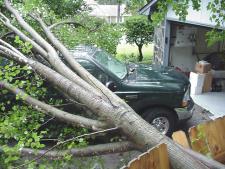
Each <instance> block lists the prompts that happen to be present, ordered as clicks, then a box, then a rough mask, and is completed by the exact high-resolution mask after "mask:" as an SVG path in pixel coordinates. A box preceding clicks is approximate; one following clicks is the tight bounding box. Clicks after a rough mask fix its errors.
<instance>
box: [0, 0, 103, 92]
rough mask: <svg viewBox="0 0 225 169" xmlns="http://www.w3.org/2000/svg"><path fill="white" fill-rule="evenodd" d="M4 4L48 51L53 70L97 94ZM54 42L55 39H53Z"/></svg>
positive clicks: (13, 10)
mask: <svg viewBox="0 0 225 169" xmlns="http://www.w3.org/2000/svg"><path fill="white" fill-rule="evenodd" d="M4 2H5V6H6V8H7V9H8V10H9V11H10V12H11V13H12V14H13V15H14V16H15V18H16V19H17V21H18V23H19V24H20V26H22V27H23V28H24V29H25V30H26V31H27V32H28V33H29V34H30V35H31V37H32V38H34V39H35V41H36V42H37V43H38V44H39V45H40V46H42V47H43V48H44V49H46V50H47V51H48V58H47V59H48V60H49V62H50V64H51V65H52V66H53V67H54V69H55V70H57V71H58V72H59V73H61V74H62V75H64V76H65V77H66V78H68V79H69V80H71V81H73V82H74V83H77V84H78V85H80V86H81V87H83V88H86V90H89V92H95V94H97V92H96V90H94V89H93V88H91V87H90V86H89V85H88V84H87V82H85V81H84V80H82V79H81V78H79V76H78V75H77V74H76V73H74V72H73V71H72V70H71V69H70V68H68V67H67V66H66V65H65V64H64V63H63V62H62V61H61V59H60V58H59V56H58V53H57V52H56V50H55V49H54V48H53V47H52V46H51V45H50V44H49V43H48V42H47V41H46V40H45V39H43V37H41V36H40V35H39V34H38V33H37V32H36V31H35V30H34V29H33V28H32V27H31V26H30V25H29V24H28V23H26V22H25V20H24V19H23V18H22V16H21V15H20V14H19V12H18V11H17V10H15V9H14V8H13V7H12V6H11V5H10V2H9V1H8V0H4ZM55 40H57V39H56V38H55ZM57 41H58V40H57ZM53 44H54V43H53ZM71 59H73V61H74V58H71ZM84 70H85V69H84ZM98 95H99V93H98Z"/></svg>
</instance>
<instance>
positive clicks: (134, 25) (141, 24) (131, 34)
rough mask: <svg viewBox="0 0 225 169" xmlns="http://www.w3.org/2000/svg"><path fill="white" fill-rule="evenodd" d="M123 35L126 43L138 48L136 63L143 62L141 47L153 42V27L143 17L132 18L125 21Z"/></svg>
mask: <svg viewBox="0 0 225 169" xmlns="http://www.w3.org/2000/svg"><path fill="white" fill-rule="evenodd" d="M125 28H126V30H125V35H126V40H127V42H128V43H131V44H133V43H135V44H136V45H137V47H138V51H139V56H138V61H142V60H143V54H142V47H143V45H145V44H146V45H147V44H148V43H151V42H152V40H153V28H154V27H153V26H152V24H151V22H149V20H148V19H147V17H145V16H132V17H130V18H128V19H127V20H126V21H125Z"/></svg>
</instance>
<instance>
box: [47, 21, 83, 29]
mask: <svg viewBox="0 0 225 169" xmlns="http://www.w3.org/2000/svg"><path fill="white" fill-rule="evenodd" d="M65 24H67V25H75V26H77V27H83V28H85V26H84V25H82V24H80V23H78V22H76V21H72V20H71V21H61V22H58V23H54V24H53V25H51V26H49V27H48V29H49V30H51V29H54V28H56V27H58V26H60V25H65Z"/></svg>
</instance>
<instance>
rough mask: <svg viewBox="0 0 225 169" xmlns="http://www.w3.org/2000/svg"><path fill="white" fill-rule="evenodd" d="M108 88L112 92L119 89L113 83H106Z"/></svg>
mask: <svg viewBox="0 0 225 169" xmlns="http://www.w3.org/2000/svg"><path fill="white" fill-rule="evenodd" d="M106 87H107V88H108V89H110V90H111V91H112V92H115V91H116V89H117V86H116V85H115V83H114V82H113V81H109V82H107V83H106Z"/></svg>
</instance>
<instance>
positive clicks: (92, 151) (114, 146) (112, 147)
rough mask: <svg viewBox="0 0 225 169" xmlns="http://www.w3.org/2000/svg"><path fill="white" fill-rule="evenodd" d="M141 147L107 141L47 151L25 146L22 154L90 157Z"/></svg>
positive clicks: (51, 156) (128, 143)
mask: <svg viewBox="0 0 225 169" xmlns="http://www.w3.org/2000/svg"><path fill="white" fill-rule="evenodd" d="M137 149H139V148H138V147H137V146H136V145H134V144H133V143H131V142H129V141H124V142H116V143H107V144H99V145H93V146H88V147H85V148H77V149H70V150H64V151H63V150H61V151H58V150H57V151H53V150H51V151H49V152H48V153H46V151H47V150H33V149H30V148H23V149H22V150H21V154H22V155H34V156H37V155H39V156H42V155H44V156H45V157H49V158H63V157H64V156H65V155H66V154H71V155H73V156H74V157H89V156H98V155H104V154H110V153H120V152H126V151H131V150H137Z"/></svg>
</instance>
